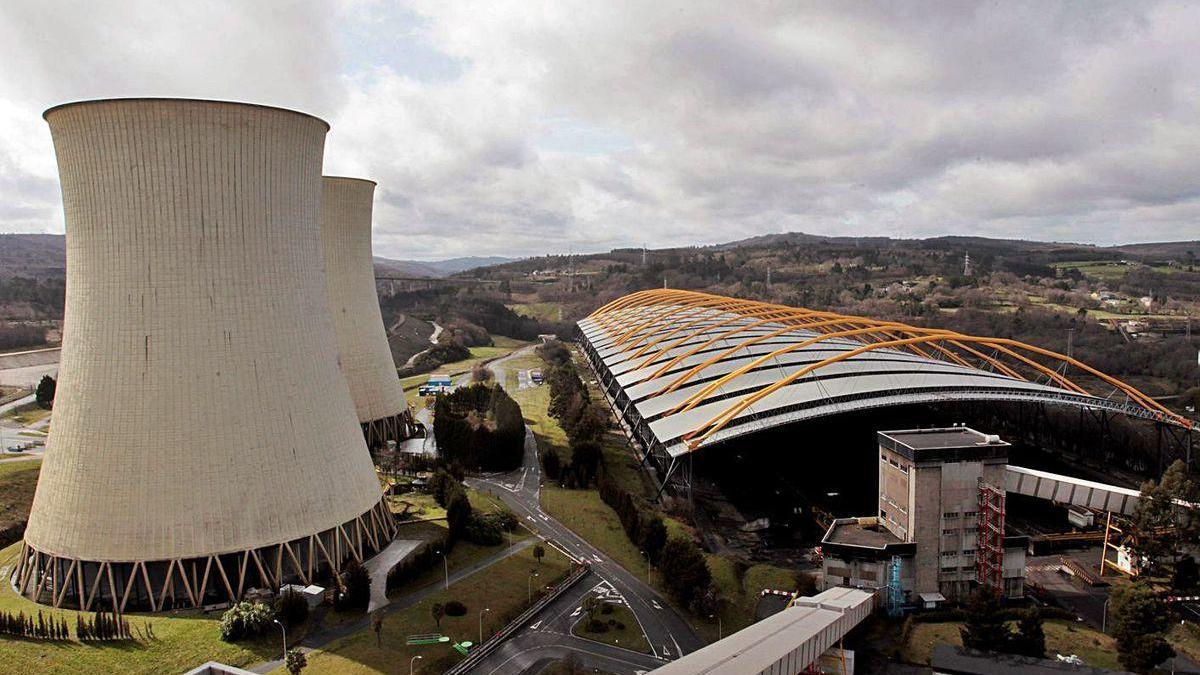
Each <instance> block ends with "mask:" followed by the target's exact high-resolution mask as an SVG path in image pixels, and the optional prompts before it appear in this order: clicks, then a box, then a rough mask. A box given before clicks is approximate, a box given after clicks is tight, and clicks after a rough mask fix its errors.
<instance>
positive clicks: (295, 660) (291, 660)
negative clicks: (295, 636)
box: [283, 647, 308, 675]
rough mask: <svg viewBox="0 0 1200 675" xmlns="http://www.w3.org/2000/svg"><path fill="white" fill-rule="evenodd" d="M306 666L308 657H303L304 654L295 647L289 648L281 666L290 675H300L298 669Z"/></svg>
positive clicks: (300, 669)
mask: <svg viewBox="0 0 1200 675" xmlns="http://www.w3.org/2000/svg"><path fill="white" fill-rule="evenodd" d="M307 666H308V659H306V658H304V654H303V653H302V652H301V651H300V650H299V649H296V648H295V647H293V648H291V649H289V650H288V651H287V654H286V655H285V656H284V659H283V667H284V668H287V671H288V672H289V673H291V675H300V671H302V670H304V669H305V668H306V667H307Z"/></svg>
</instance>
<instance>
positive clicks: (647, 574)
mask: <svg viewBox="0 0 1200 675" xmlns="http://www.w3.org/2000/svg"><path fill="white" fill-rule="evenodd" d="M642 557H643V558H645V559H646V585H647V586H649V585H650V556H649V555H648V554H647V553H646V552H645V551H642Z"/></svg>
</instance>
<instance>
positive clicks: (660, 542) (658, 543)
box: [639, 514, 667, 563]
mask: <svg viewBox="0 0 1200 675" xmlns="http://www.w3.org/2000/svg"><path fill="white" fill-rule="evenodd" d="M641 535H642V536H641V539H642V540H641V542H639V543H640V544H641V547H642V550H643V551H645V552H646V557H647V558H649V559H650V562H653V563H657V562H658V556H659V554H660V553H662V549H663V546H665V545H666V543H667V526H666V525H665V524H663V519H662V518H661V517H660V516H659V515H658V514H655V515H654V516H653V517H652V518H650V519H649V520H648V521H646V522H645V523H644V524H643V525H642V527H641Z"/></svg>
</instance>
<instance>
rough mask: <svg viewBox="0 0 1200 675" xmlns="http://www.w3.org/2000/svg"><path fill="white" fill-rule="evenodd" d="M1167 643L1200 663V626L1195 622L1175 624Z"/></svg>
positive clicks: (1168, 635)
mask: <svg viewBox="0 0 1200 675" xmlns="http://www.w3.org/2000/svg"><path fill="white" fill-rule="evenodd" d="M1167 642H1170V643H1171V646H1172V647H1174V648H1175V651H1176V652H1179V653H1180V654H1182V655H1183V656H1186V657H1187V658H1189V659H1191V660H1192V661H1197V662H1200V625H1198V624H1196V623H1195V622H1189V623H1185V624H1178V623H1177V624H1175V625H1174V626H1172V627H1171V630H1170V632H1168V633H1167Z"/></svg>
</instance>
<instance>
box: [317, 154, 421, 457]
mask: <svg viewBox="0 0 1200 675" xmlns="http://www.w3.org/2000/svg"><path fill="white" fill-rule="evenodd" d="M374 196H375V182H374V181H369V180H363V179H361V178H341V177H335V176H325V177H324V178H322V179H321V240H322V244H323V246H324V251H325V282H326V285H327V286H328V288H329V310H330V313H331V314H332V315H333V326H334V329H335V330H336V332H337V338H338V348H339V350H340V354H341V364H342V371H343V372H345V373H346V381H347V382H348V384H349V385H350V396H351V398H352V399H353V400H354V407H355V409H356V411H357V413H358V421H359V423H361V424H362V429H363V434H364V436H365V437H366V439H367V444H368V445H370V446H371V447H378V446H380V445H382V444H383V443H384V442H385V441H388V440H402V439H404V438H406V437H407V436H408V434H407V433H406V431H407V425H408V423H409V416H408V402H407V400H406V399H405V397H404V388H403V387H401V386H400V378H399V377H398V376H397V375H396V363H395V361H394V360H393V359H392V352H391V349H390V348H389V347H388V341H387V334H386V333H385V332H384V327H383V316H382V315H381V314H380V311H379V297H378V296H377V295H376V293H375V263H374V259H373V257H372V255H371V208H372V201H373V199H374Z"/></svg>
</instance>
